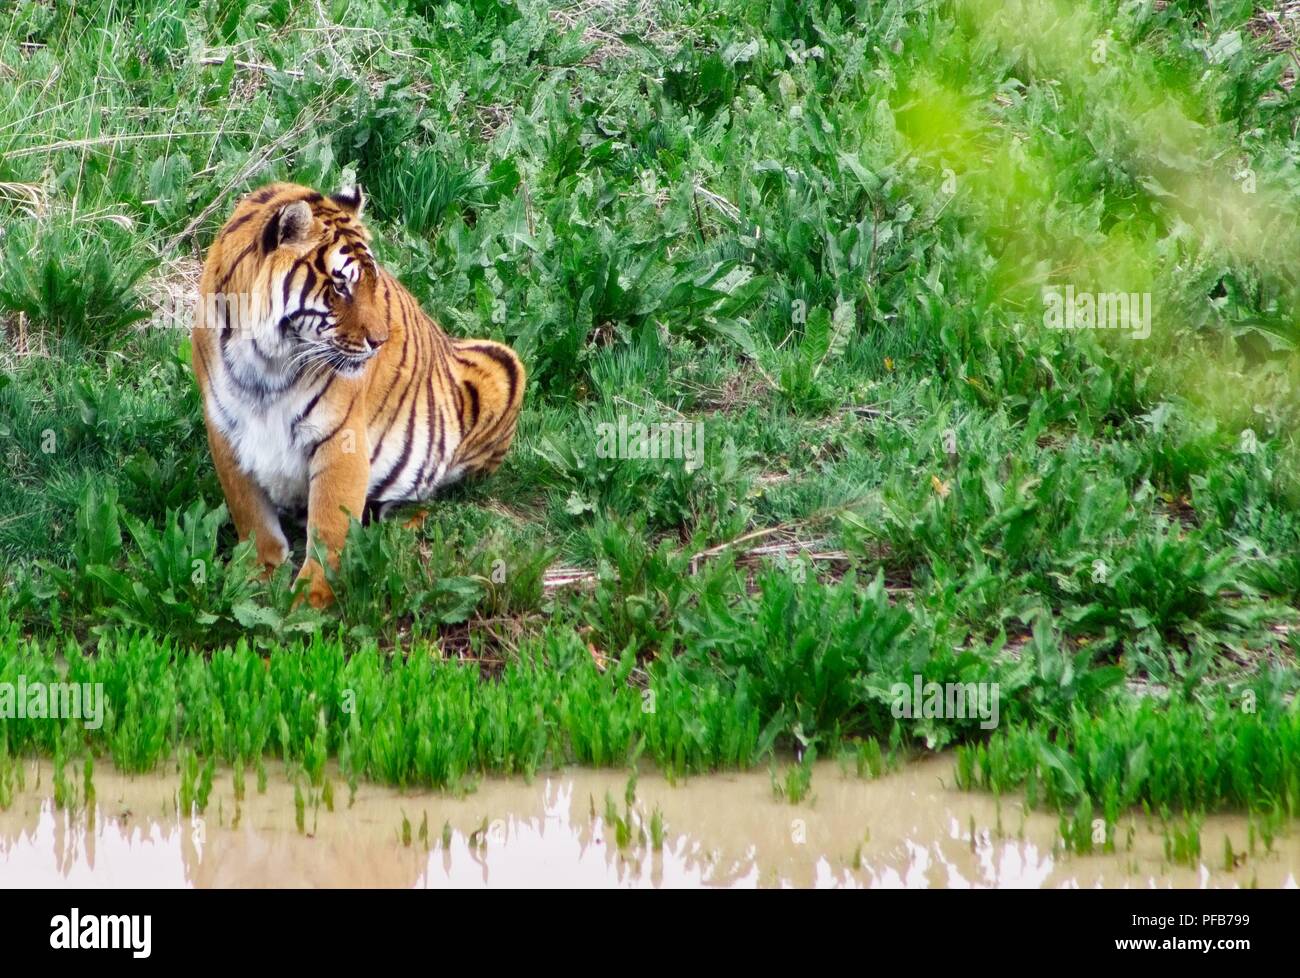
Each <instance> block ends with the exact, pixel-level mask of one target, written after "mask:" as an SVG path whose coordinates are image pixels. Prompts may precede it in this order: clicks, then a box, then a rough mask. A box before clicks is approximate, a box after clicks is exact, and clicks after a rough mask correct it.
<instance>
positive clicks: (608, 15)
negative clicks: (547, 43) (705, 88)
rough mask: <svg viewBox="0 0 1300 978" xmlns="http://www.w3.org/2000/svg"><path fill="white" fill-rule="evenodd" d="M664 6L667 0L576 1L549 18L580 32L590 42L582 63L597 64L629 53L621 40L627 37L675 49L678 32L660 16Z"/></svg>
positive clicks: (555, 10) (595, 65)
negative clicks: (667, 25) (670, 27)
mask: <svg viewBox="0 0 1300 978" xmlns="http://www.w3.org/2000/svg"><path fill="white" fill-rule="evenodd" d="M665 5H666V0H577V2H575V3H570V4H567V5H565V6H562V7H557V8H555V9H553V10H551V11H550V17H551V20H553V21H554V22H555V23H556V24H558V25H559V26H560V27H562V28H564V29H565V30H569V31H581V32H582V35H581V36H582V40H583V43H585V44H590V45H593V47H592V50H591V52H590V53H589V54H588V55H587V56H586V57H585V58H584V59H583V61H582V63H583V64H585V65H588V66H591V67H600V66H601V65H603V64H604V63H605V62H606V61H609V60H611V59H616V58H624V57H627V55H628V54H630V53H631V51H632V49H631V48H630V47H629V46H628V44H627V43H626V42H625V41H624V40H623V38H624V37H627V36H635V37H636V38H638V39H639V40H641V41H642V42H644V43H645V44H648V45H650V46H651V47H655V48H660V49H662V50H665V51H672V50H674V49H675V48H676V47H677V44H678V43H679V39H678V34H677V32H676V31H673V30H671V29H669V28H668V27H666V26H665V25H664V23H663V21H662V20H661V18H660V12H661V10H662V9H663V7H664V6H665Z"/></svg>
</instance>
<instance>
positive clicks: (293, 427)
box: [289, 373, 338, 431]
mask: <svg viewBox="0 0 1300 978" xmlns="http://www.w3.org/2000/svg"><path fill="white" fill-rule="evenodd" d="M337 378H338V374H336V373H331V374H330V375H329V378H328V379H327V380H326V381H325V383H324V384H323V385H322V386H321V389H320V390H318V391H317V392H316V395H315V396H314V397H313V398H312V399H311V400H310V401H308V402H307V406H306V407H304V408H303V409H302V410H301V411H299V412H298V416H297V417H296V418H294V419H293V422H292V423H291V424H290V425H289V430H290V431H297V430H298V425H300V424H302V422H303V419H305V418H306V417H307V415H309V414H311V412H312V409H313V408H315V407H316V404H317V402H318V401H319V400H320V399H321V398H322V397H323V396H324V395H325V392H326V391H327V390H329V389H330V387H332V386H333V385H334V381H335V380H336V379H337Z"/></svg>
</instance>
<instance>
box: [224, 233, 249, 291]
mask: <svg viewBox="0 0 1300 978" xmlns="http://www.w3.org/2000/svg"><path fill="white" fill-rule="evenodd" d="M256 247H257V242H256V241H250V242H249V243H248V244H247V245H245V246H244V250H243V251H241V252H240V253H239V255H238V256H237V257H236V258H235V260H234V262H233V263H232V264H231V266H230V267H229V268H228V269H226V276H225V278H223V279H222V280H221V284H220V285H218V286H217V291H218V292H225V291H226V286H227V285H229V284H230V279H231V277H232V276H233V275H234V274H235V269H237V268H239V264H240V262H242V261H243V260H244V259H245V258H247V257H248V256H249V253H250V252H252V250H253V249H254V248H256Z"/></svg>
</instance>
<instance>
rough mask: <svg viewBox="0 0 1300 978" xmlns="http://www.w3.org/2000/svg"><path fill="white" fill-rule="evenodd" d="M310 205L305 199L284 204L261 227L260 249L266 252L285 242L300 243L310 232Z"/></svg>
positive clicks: (285, 243)
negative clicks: (263, 226) (264, 225)
mask: <svg viewBox="0 0 1300 978" xmlns="http://www.w3.org/2000/svg"><path fill="white" fill-rule="evenodd" d="M311 221H312V214H311V205H310V204H308V203H307V202H306V201H305V200H295V201H294V202H293V203H292V204H285V205H284V206H283V207H281V208H280V209H279V210H278V211H276V212H275V213H274V214H273V215H271V219H270V220H269V221H267V222H266V227H265V228H263V229H262V250H263V251H264V252H266V253H267V254H270V253H271V252H273V251H275V249H276V248H279V247H281V246H282V245H287V244H301V243H302V242H303V241H306V240H307V235H308V234H309V233H310V232H311Z"/></svg>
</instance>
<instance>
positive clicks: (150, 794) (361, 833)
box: [0, 758, 1300, 888]
mask: <svg viewBox="0 0 1300 978" xmlns="http://www.w3.org/2000/svg"><path fill="white" fill-rule="evenodd" d="M950 771H951V766H950V764H949V762H948V761H947V760H946V759H942V758H940V759H934V760H930V761H925V762H922V763H919V764H915V765H912V766H910V767H909V768H908V769H906V770H905V771H903V772H900V773H898V774H894V775H891V776H889V777H886V778H883V779H881V780H879V781H874V782H869V781H861V780H859V779H857V778H854V777H852V776H848V775H845V774H844V773H843V772H841V771H840V770H839V769H838V768H836V767H835V766H834V765H833V764H822V765H820V766H819V767H818V770H817V772H816V774H815V776H814V781H813V797H812V798H811V799H810V801H809V802H807V803H805V804H802V805H797V806H792V805H788V804H786V803H784V802H782V801H780V800H778V799H777V798H775V797H774V796H773V793H772V790H771V784H770V779H769V776H768V774H767V772H753V773H743V774H727V775H714V776H710V777H703V778H694V779H691V780H690V781H689V782H687V783H682V784H677V785H670V784H668V783H667V782H666V781H664V780H663V779H661V778H659V777H657V776H653V775H647V774H643V775H641V777H640V779H639V781H638V783H637V785H636V798H635V803H634V804H633V805H632V806H630V807H629V806H628V805H627V803H626V801H625V791H626V786H627V776H626V774H623V773H619V772H599V771H595V772H593V771H581V770H579V771H570V772H563V773H561V774H556V775H551V776H549V777H545V778H539V779H538V780H537V781H535V782H534V783H532V784H526V783H524V782H523V781H521V780H487V781H485V782H483V783H482V784H481V785H480V786H479V789H478V790H477V791H475V792H473V793H471V794H469V795H467V796H466V797H463V798H457V797H452V796H448V795H442V794H435V793H411V792H406V793H403V792H398V791H394V790H390V789H386V788H382V787H379V786H373V785H362V786H361V787H360V788H359V789H358V791H357V794H356V797H355V798H354V799H353V800H352V804H350V805H349V799H348V791H347V789H346V788H345V787H340V786H339V785H338V783H337V782H336V783H335V786H334V790H335V796H336V797H335V799H334V807H335V810H334V811H329V810H328V808H327V806H326V805H325V804H324V803H323V798H322V797H321V793H320V792H319V791H313V790H310V789H308V790H307V791H306V792H305V794H306V804H305V806H304V809H303V811H302V824H301V828H299V825H298V814H297V812H296V808H295V798H294V788H293V785H292V782H291V780H290V778H289V776H288V775H287V773H286V772H285V771H284V770H282V769H278V768H272V769H271V770H270V771H269V772H268V774H269V777H268V788H267V790H266V792H265V793H264V794H259V793H258V792H257V790H256V787H255V785H254V783H253V782H254V779H253V778H252V776H251V775H250V777H249V778H248V782H249V783H248V786H247V793H246V795H245V797H244V798H243V799H242V800H239V799H237V798H236V794H235V790H234V784H233V780H232V778H231V776H230V775H229V773H226V774H223V775H219V776H218V777H217V779H216V780H215V782H214V786H213V791H212V795H211V797H210V799H209V803H208V808H207V811H206V813H205V814H204V815H202V816H197V817H193V818H190V817H182V816H181V815H180V813H179V808H178V801H177V798H178V791H177V788H178V784H177V779H176V777H175V776H174V775H173V776H167V775H160V776H145V777H126V776H123V775H119V774H116V773H115V772H112V771H108V770H104V769H101V770H100V771H98V772H97V773H96V776H95V789H96V803H95V804H94V805H93V806H92V807H90V808H87V807H86V806H85V805H84V804H79V805H78V806H77V807H76V810H74V811H71V812H69V811H65V810H61V809H57V808H56V807H55V806H54V804H53V801H52V800H51V798H50V789H49V787H48V786H49V783H50V779H49V773H48V769H43V768H42V767H41V766H40V765H37V764H35V763H33V764H32V765H30V767H29V768H28V771H27V777H26V782H27V787H26V788H25V789H23V790H21V791H20V792H19V793H18V795H17V797H16V798H15V800H14V804H13V805H12V806H11V808H10V809H9V810H8V811H6V812H3V813H0V885H5V886H40V887H57V886H84V887H96V886H102V887H132V886H150V887H182V886H199V887H248V886H254V887H256V886H274V887H279V886H289V887H326V886H350V887H356V886H360V887H446V886H455V887H484V886H512V887H520V886H558V887H699V886H726V887H755V886H801V887H803V886H815V887H858V886H866V887H892V888H901V887H908V888H918V887H955V888H973V887H997V886H1002V887H1006V886H1014V887H1048V886H1053V887H1055V886H1099V885H1107V886H1140V887H1147V886H1193V887H1195V886H1240V885H1250V884H1251V883H1254V884H1256V885H1259V886H1284V885H1289V886H1294V885H1295V879H1296V875H1297V868H1300V847H1298V846H1297V842H1296V833H1289V834H1288V835H1287V836H1286V837H1284V838H1282V839H1279V840H1277V841H1276V842H1275V844H1274V851H1273V852H1271V853H1266V852H1265V851H1264V850H1263V847H1262V845H1257V848H1256V852H1255V854H1254V855H1248V856H1247V857H1246V858H1244V859H1243V860H1242V864H1241V865H1240V866H1238V867H1236V868H1234V869H1233V870H1232V871H1231V872H1228V871H1226V870H1225V869H1224V867H1223V866H1222V865H1221V864H1220V865H1214V863H1213V857H1211V856H1209V855H1206V856H1205V857H1204V858H1203V860H1202V861H1201V862H1200V863H1198V864H1197V865H1194V866H1179V865H1171V864H1170V863H1169V861H1168V860H1167V859H1166V857H1165V849H1164V837H1163V832H1162V829H1161V826H1160V825H1159V824H1158V823H1154V822H1151V823H1148V822H1147V821H1146V820H1143V819H1141V818H1139V819H1135V820H1132V823H1131V825H1128V824H1126V825H1125V826H1123V827H1122V828H1121V831H1120V833H1119V837H1120V838H1122V839H1127V836H1128V833H1129V831H1130V830H1131V832H1132V836H1133V843H1132V846H1131V847H1129V846H1128V845H1125V846H1123V847H1122V850H1121V851H1120V852H1118V853H1115V854H1111V855H1088V856H1080V855H1075V854H1070V853H1067V852H1065V851H1064V850H1063V849H1062V847H1061V846H1060V843H1059V838H1058V835H1057V832H1058V822H1057V819H1056V818H1054V817H1052V816H1048V815H1044V814H1035V813H1026V812H1024V811H1022V810H1021V806H1020V805H1019V804H1018V803H1012V802H1007V801H1006V800H1004V801H1003V802H1002V803H1001V804H1000V805H998V804H997V803H995V802H994V801H993V800H992V799H990V798H987V797H984V796H979V795H968V794H964V793H961V792H957V791H954V790H952V789H951V788H948V787H946V786H945V782H946V781H948V780H949V775H950ZM609 809H612V813H613V815H614V819H615V821H613V822H607V820H606V818H605V815H606V812H607V810H609ZM656 813H658V817H659V819H660V820H661V824H662V826H663V840H662V848H660V849H656V848H655V847H654V846H653V844H652V838H653V835H654V830H653V827H652V824H651V823H652V818H653V816H654V815H655V814H656ZM620 822H621V823H622V829H620V824H619V823H620ZM1248 833H1249V829H1248V826H1247V823H1246V821H1245V820H1244V819H1242V818H1234V817H1214V818H1210V819H1206V820H1205V822H1204V824H1203V825H1202V828H1201V836H1202V840H1203V852H1204V853H1206V854H1208V853H1213V852H1222V851H1223V848H1224V837H1225V836H1227V837H1228V839H1229V840H1230V844H1231V846H1232V847H1233V849H1234V850H1236V851H1240V852H1246V851H1247V849H1248V837H1249V836H1248ZM620 842H621V843H623V844H622V845H620ZM1221 858H1222V857H1221Z"/></svg>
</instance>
